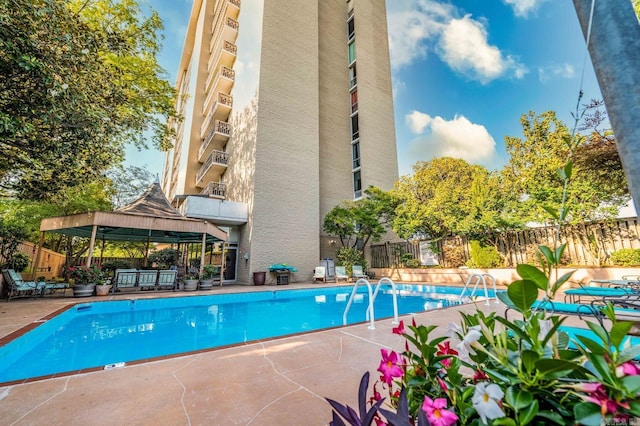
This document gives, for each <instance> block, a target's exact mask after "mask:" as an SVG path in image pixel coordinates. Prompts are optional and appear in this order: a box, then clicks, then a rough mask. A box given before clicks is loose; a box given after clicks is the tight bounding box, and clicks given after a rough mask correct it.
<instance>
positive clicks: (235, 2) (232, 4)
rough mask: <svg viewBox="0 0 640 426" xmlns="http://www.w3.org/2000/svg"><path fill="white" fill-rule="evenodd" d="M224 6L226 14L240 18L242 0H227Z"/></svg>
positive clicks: (233, 17)
mask: <svg viewBox="0 0 640 426" xmlns="http://www.w3.org/2000/svg"><path fill="white" fill-rule="evenodd" d="M225 3H226V4H225V5H224V6H223V7H224V8H225V10H224V14H225V15H226V16H228V17H229V18H232V19H238V15H240V0H227V1H226V2H225Z"/></svg>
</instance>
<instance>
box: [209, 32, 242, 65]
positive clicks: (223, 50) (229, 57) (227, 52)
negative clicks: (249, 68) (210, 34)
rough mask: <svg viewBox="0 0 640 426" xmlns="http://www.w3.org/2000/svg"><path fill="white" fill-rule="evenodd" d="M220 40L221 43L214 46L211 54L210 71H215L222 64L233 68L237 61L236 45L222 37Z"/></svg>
mask: <svg viewBox="0 0 640 426" xmlns="http://www.w3.org/2000/svg"><path fill="white" fill-rule="evenodd" d="M220 41H221V42H220V43H216V46H214V47H213V50H212V51H211V52H212V53H211V56H209V62H208V63H207V71H208V72H214V71H215V69H216V68H217V67H220V66H226V67H229V68H232V67H233V64H234V63H235V62H236V54H237V53H238V48H237V47H236V45H235V44H233V43H231V42H230V41H227V40H222V39H220Z"/></svg>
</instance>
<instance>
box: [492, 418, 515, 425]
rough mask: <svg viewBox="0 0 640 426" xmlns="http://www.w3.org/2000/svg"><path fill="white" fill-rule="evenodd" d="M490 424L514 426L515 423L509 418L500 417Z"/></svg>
mask: <svg viewBox="0 0 640 426" xmlns="http://www.w3.org/2000/svg"><path fill="white" fill-rule="evenodd" d="M491 424H492V425H496V426H498V425H499V426H515V425H516V424H517V423H516V421H515V420H513V419H511V418H509V417H500V418H499V419H495V420H493V421H492V422H491Z"/></svg>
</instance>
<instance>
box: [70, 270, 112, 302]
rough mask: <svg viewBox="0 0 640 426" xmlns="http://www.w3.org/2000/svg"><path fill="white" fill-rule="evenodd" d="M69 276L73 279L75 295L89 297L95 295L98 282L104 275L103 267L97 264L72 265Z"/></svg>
mask: <svg viewBox="0 0 640 426" xmlns="http://www.w3.org/2000/svg"><path fill="white" fill-rule="evenodd" d="M69 277H70V278H71V279H73V281H74V283H73V296H74V297H88V296H91V295H93V292H94V290H95V287H96V283H98V282H99V281H101V280H102V278H103V277H104V275H103V273H102V269H100V268H99V267H97V266H94V265H92V266H72V267H71V268H69Z"/></svg>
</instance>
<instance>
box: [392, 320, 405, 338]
mask: <svg viewBox="0 0 640 426" xmlns="http://www.w3.org/2000/svg"><path fill="white" fill-rule="evenodd" d="M393 334H397V335H399V336H402V335H403V334H404V321H402V320H400V324H398V326H397V327H393Z"/></svg>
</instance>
